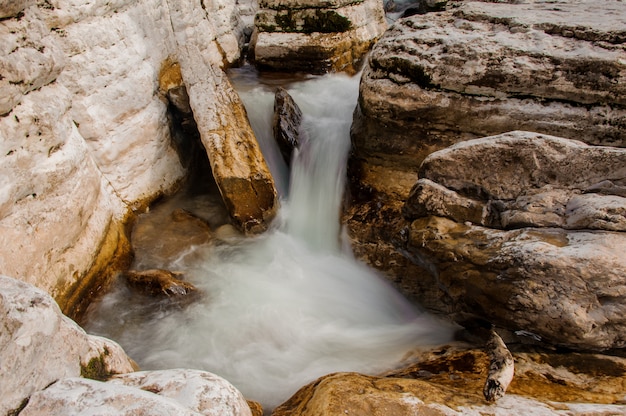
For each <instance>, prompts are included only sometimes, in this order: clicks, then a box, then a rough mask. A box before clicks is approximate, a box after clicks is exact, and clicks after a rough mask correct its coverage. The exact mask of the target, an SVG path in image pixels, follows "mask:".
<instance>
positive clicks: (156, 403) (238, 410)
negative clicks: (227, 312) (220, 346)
mask: <svg viewBox="0 0 626 416" xmlns="http://www.w3.org/2000/svg"><path fill="white" fill-rule="evenodd" d="M201 373H202V374H201ZM119 381H122V382H123V383H128V384H129V385H126V384H122V383H119ZM135 385H136V386H135ZM88 413H92V414H93V413H96V414H99V415H137V414H140V415H189V416H191V415H194V416H198V415H232V416H250V415H251V412H250V408H249V407H248V404H247V403H246V401H245V399H244V398H243V397H242V396H241V393H239V392H238V391H236V390H235V388H234V387H232V386H231V385H230V384H229V383H228V382H226V381H225V380H223V379H220V378H219V377H217V376H214V375H212V374H210V373H206V372H200V371H194V370H166V371H162V372H161V371H159V372H147V373H143V372H142V373H136V374H135V373H134V374H129V375H128V376H125V378H124V379H121V380H118V379H116V380H114V381H112V382H106V383H103V382H99V381H94V380H87V379H83V378H65V379H62V380H60V381H58V382H56V383H54V384H52V385H51V386H50V387H48V388H47V389H45V390H43V391H40V392H37V393H35V394H33V395H32V396H31V398H30V400H29V401H28V404H27V405H26V407H25V408H24V409H23V410H22V411H21V413H20V414H22V415H25V416H37V415H52V414H59V415H60V414H63V415H78V414H88Z"/></svg>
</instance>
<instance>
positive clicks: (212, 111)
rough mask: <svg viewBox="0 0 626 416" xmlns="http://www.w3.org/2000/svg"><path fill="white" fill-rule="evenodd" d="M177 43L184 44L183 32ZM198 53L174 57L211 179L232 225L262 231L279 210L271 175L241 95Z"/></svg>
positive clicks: (190, 49)
mask: <svg viewBox="0 0 626 416" xmlns="http://www.w3.org/2000/svg"><path fill="white" fill-rule="evenodd" d="M177 13H182V11H178V12H177ZM179 42H180V43H181V45H182V44H184V43H185V37H184V36H182V34H181V39H179ZM201 51H202V49H201V48H199V46H198V45H194V44H185V47H184V48H182V49H181V50H179V52H178V58H179V63H180V71H181V82H184V85H185V86H186V91H187V94H188V95H189V104H190V107H191V110H192V111H193V116H194V120H195V122H196V125H197V127H198V132H199V134H200V139H201V141H202V144H203V145H204V148H205V150H206V152H207V156H208V158H209V162H210V165H211V171H212V173H213V178H214V179H215V183H216V184H217V186H218V188H219V191H220V194H221V195H222V199H223V201H224V204H225V205H226V209H227V210H228V212H229V214H230V217H231V218H232V220H233V222H234V225H235V226H236V227H237V228H239V229H240V230H241V231H243V232H245V233H251V234H254V233H259V232H263V231H265V230H266V229H267V228H268V226H269V223H270V222H271V221H272V219H273V218H274V216H275V215H276V211H277V208H278V193H277V190H276V185H275V183H274V179H273V178H272V175H271V172H270V171H269V168H268V166H267V163H266V161H265V158H264V156H263V153H262V152H261V148H260V146H259V143H258V142H257V140H256V137H255V135H254V132H253V131H252V127H251V126H250V123H249V121H248V118H247V113H246V109H245V107H244V106H243V103H242V102H241V99H240V98H239V96H238V95H237V92H236V91H235V90H234V89H233V87H232V85H231V83H230V81H229V80H228V78H227V77H226V74H225V73H224V72H223V71H222V70H221V69H220V68H219V66H217V63H215V62H211V61H210V60H209V59H206V60H205V59H203V56H202V52H201Z"/></svg>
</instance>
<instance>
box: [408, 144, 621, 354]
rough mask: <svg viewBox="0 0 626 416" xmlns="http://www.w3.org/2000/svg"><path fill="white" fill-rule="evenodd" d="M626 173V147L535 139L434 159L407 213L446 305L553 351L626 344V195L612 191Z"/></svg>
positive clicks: (411, 246)
mask: <svg viewBox="0 0 626 416" xmlns="http://www.w3.org/2000/svg"><path fill="white" fill-rule="evenodd" d="M483 150H484V152H483ZM625 169H626V150H624V149H620V148H612V147H595V146H588V145H585V144H583V143H580V142H575V141H569V140H565V139H559V138H556V137H552V136H544V135H539V134H536V133H527V132H512V133H507V134H503V135H498V136H493V137H487V138H484V139H476V140H470V141H466V142H463V143H459V144H457V145H454V146H451V147H449V148H447V149H444V150H441V151H438V152H435V153H433V154H431V155H430V156H428V157H427V158H426V160H425V161H424V163H423V164H422V167H421V169H420V173H419V174H420V180H419V181H418V182H417V184H416V186H415V187H414V188H413V191H412V193H411V196H410V197H409V198H408V200H407V202H406V205H405V210H404V212H405V215H406V216H407V219H409V220H410V221H412V223H411V225H410V227H409V230H408V237H407V247H408V250H409V252H410V253H411V255H413V256H414V259H415V261H418V262H419V263H420V264H421V265H422V266H423V267H425V268H426V269H427V270H429V272H430V275H431V277H432V282H431V283H432V284H433V285H436V286H437V287H438V288H439V289H440V290H442V292H443V297H442V304H441V305H439V307H438V309H439V310H442V311H443V310H447V311H448V313H449V314H451V315H457V316H456V318H457V320H459V321H463V320H465V319H471V318H480V319H485V320H487V321H490V322H494V323H497V325H501V326H503V327H505V328H508V329H509V330H512V331H525V332H530V333H533V334H535V335H536V336H537V337H539V338H541V339H543V340H544V341H545V342H549V343H552V344H557V345H566V346H569V347H575V348H581V349H600V350H602V349H610V348H624V347H626V338H625V337H624V336H623V334H624V331H625V330H626V320H624V319H623V318H622V314H623V313H624V312H626V311H622V310H621V306H620V305H622V304H623V303H624V301H625V300H626V299H624V296H625V295H626V263H625V261H626V259H624V257H623V256H622V255H621V254H620V253H623V252H624V250H625V249H626V234H625V233H624V232H623V231H624V230H623V228H622V226H621V224H623V223H624V221H625V217H624V208H623V207H624V206H626V198H624V197H622V196H620V195H612V194H610V192H612V191H611V189H621V187H622V186H623V185H622V184H623V183H624V181H625V180H626V170H625ZM606 183H611V184H613V186H608V187H606V189H605V190H604V192H608V193H609V194H598V193H584V192H585V190H588V189H598V185H597V184H606ZM582 201H586V203H583V202H582ZM443 217H447V218H443ZM503 228H504V229H505V230H503ZM507 229H510V230H507ZM418 259H419V260H418Z"/></svg>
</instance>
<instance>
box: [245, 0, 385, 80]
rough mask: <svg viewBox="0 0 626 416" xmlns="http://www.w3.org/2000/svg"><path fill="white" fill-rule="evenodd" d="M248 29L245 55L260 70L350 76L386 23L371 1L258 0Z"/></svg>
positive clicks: (378, 5) (377, 4)
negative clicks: (257, 9)
mask: <svg viewBox="0 0 626 416" xmlns="http://www.w3.org/2000/svg"><path fill="white" fill-rule="evenodd" d="M254 26H255V27H254V32H253V34H252V38H251V41H250V49H251V52H252V55H253V58H254V62H255V64H256V65H257V66H260V67H261V68H269V69H274V70H284V71H304V72H309V73H325V72H335V71H345V72H349V73H354V72H356V71H357V70H358V68H359V66H360V65H359V64H360V62H361V60H362V58H363V56H364V55H365V54H366V53H367V52H368V51H369V49H370V47H371V45H372V44H373V43H374V42H375V41H376V40H377V39H378V37H379V36H380V35H382V34H383V32H384V31H385V29H386V28H387V23H386V21H385V15H384V12H383V5H382V2H380V1H377V0H358V1H340V2H330V1H326V0H291V1H287V2H285V1H281V0H264V1H261V2H259V11H258V13H257V15H256V17H255V23H254Z"/></svg>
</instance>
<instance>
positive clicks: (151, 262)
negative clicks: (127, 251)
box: [131, 204, 213, 269]
mask: <svg viewBox="0 0 626 416" xmlns="http://www.w3.org/2000/svg"><path fill="white" fill-rule="evenodd" d="M212 240H213V233H212V230H211V227H210V226H209V224H208V223H207V222H206V221H205V220H203V219H201V218H198V217H197V216H196V215H194V214H193V213H191V212H189V211H187V210H185V209H172V208H171V205H169V204H164V205H163V206H161V205H157V206H155V207H154V208H152V209H150V213H149V215H143V214H142V215H140V216H139V217H138V218H137V221H136V223H135V224H134V226H133V231H132V234H131V244H132V247H133V252H134V253H135V257H134V266H133V267H135V268H139V269H154V268H157V269H158V268H166V267H168V265H169V264H171V262H173V261H175V260H176V259H177V258H178V257H180V256H181V255H183V254H184V252H185V251H186V250H188V249H189V247H190V246H195V245H202V244H209V243H210V242H211V241H212ZM181 241H184V242H185V243H184V244H181Z"/></svg>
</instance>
